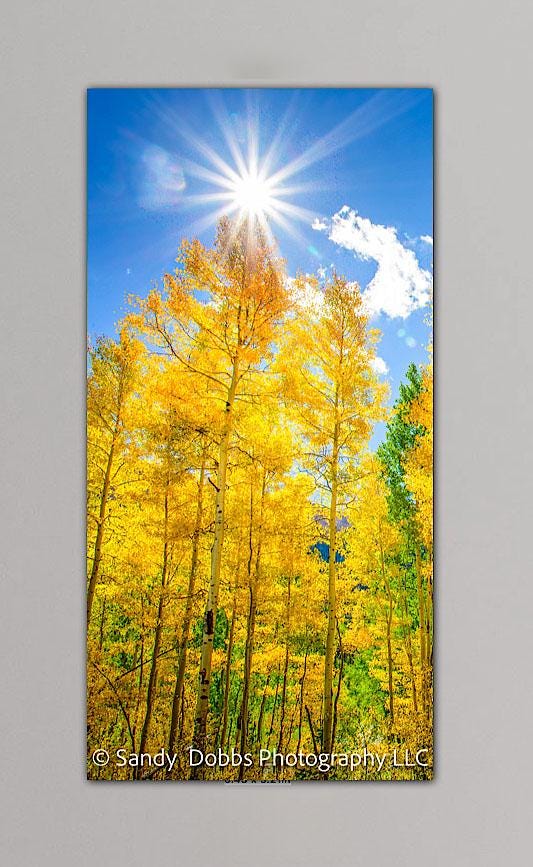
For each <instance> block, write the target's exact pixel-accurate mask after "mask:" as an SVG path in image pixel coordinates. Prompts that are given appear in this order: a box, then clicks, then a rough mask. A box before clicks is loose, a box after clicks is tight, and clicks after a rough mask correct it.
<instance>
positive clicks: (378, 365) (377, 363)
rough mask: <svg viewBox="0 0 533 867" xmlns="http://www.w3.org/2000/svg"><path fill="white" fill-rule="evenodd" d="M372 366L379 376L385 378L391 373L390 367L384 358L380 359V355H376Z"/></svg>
mask: <svg viewBox="0 0 533 867" xmlns="http://www.w3.org/2000/svg"><path fill="white" fill-rule="evenodd" d="M370 366H371V367H372V369H373V370H374V373H377V374H378V375H381V376H385V374H386V373H388V372H389V365H388V364H387V362H386V361H385V359H384V358H380V356H379V355H376V357H375V358H373V359H372V360H371V362H370Z"/></svg>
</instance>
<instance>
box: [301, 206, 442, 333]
mask: <svg viewBox="0 0 533 867" xmlns="http://www.w3.org/2000/svg"><path fill="white" fill-rule="evenodd" d="M313 228H314V229H316V230H317V231H327V232H328V237H329V239H330V241H333V243H334V244H337V245H338V246H339V247H344V248H345V249H346V250H351V251H352V252H353V253H354V255H355V256H356V257H357V258H359V259H362V260H364V261H368V260H372V261H374V262H376V263H377V270H376V273H375V274H374V277H373V278H372V280H371V281H370V283H369V284H368V286H367V287H366V288H365V289H364V291H363V300H364V302H365V306H366V309H367V310H368V312H369V314H370V315H375V316H377V315H378V314H379V313H385V315H386V316H389V317H390V318H391V319H394V318H397V317H399V318H401V319H406V318H407V317H408V316H409V315H410V314H411V313H412V312H413V311H414V310H418V309H419V308H420V307H425V305H426V304H427V303H428V301H429V300H430V290H431V282H432V281H431V274H430V272H429V271H426V270H425V269H422V268H421V267H420V265H419V263H418V260H417V258H416V256H415V254H414V252H413V251H412V250H408V249H407V248H406V247H404V246H403V244H402V243H401V242H400V241H399V240H398V236H397V232H396V229H395V228H394V226H380V225H379V224H376V223H372V222H371V220H368V219H367V218H366V217H361V216H360V215H359V214H358V213H357V211H355V210H352V209H351V208H349V207H348V206H347V205H345V206H344V207H343V208H341V209H340V211H338V212H337V213H336V214H334V215H333V217H332V218H331V222H330V223H329V224H327V225H325V224H324V223H319V221H317V220H315V221H314V223H313Z"/></svg>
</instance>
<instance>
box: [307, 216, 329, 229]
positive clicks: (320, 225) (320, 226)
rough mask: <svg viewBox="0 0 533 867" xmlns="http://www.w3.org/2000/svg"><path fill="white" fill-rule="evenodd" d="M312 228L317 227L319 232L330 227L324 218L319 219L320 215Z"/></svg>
mask: <svg viewBox="0 0 533 867" xmlns="http://www.w3.org/2000/svg"><path fill="white" fill-rule="evenodd" d="M311 228H312V229H316V230H317V232H323V231H324V229H327V228H328V224H327V223H325V222H324V220H319V219H318V217H315V219H314V220H313V222H312V225H311Z"/></svg>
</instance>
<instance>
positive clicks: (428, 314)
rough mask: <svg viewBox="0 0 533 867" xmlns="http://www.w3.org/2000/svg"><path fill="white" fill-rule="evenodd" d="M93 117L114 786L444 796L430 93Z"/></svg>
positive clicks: (99, 701) (92, 253)
mask: <svg viewBox="0 0 533 867" xmlns="http://www.w3.org/2000/svg"><path fill="white" fill-rule="evenodd" d="M87 109H88V118H87V135H88V147H87V164H88V184H87V211H88V215H87V230H88V238H87V283H88V313H87V323H88V384H87V733H88V734H87V738H88V740H87V775H88V778H89V779H90V780H95V781H98V780H104V781H109V780H113V781H134V782H162V781H166V782H172V781H198V782H212V781H220V782H235V783H237V782H245V783H259V782H264V783H273V782H279V783H288V782H290V783H296V782H306V781H309V782H316V783H320V782H322V783H324V782H326V783H327V782H334V781H360V782H371V781H403V780H407V781H421V782H422V781H428V780H431V779H432V777H433V736H432V735H433V722H432V721H433V676H432V671H433V542H432V511H433V508H432V507H433V495H432V464H433V457H432V456H433V362H432V357H433V356H432V346H433V342H432V326H433V288H432V286H433V277H432V275H433V267H432V260H433V94H432V92H431V90H428V89H416V88H415V89H397V88H390V89H389V88H384V89H370V90H369V89H358V88H351V89H329V88H317V89H300V90H295V89H281V88H280V89H274V88H265V89H238V88H237V89H216V88H215V89H198V88H195V89H181V88H179V89H178V88H176V89H172V88H171V89H131V88H124V89H108V88H98V89H91V90H90V91H89V92H88V95H87Z"/></svg>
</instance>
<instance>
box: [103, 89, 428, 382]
mask: <svg viewBox="0 0 533 867" xmlns="http://www.w3.org/2000/svg"><path fill="white" fill-rule="evenodd" d="M250 130H253V131H254V132H255V135H254V136H253V139H254V141H255V142H256V148H257V154H258V162H259V165H261V162H262V159H263V158H264V157H265V155H266V154H267V153H269V152H270V154H271V164H270V167H269V171H268V174H269V175H272V174H275V173H276V172H278V171H283V170H284V168H285V167H286V166H291V167H292V173H291V174H290V176H288V177H287V178H286V179H285V180H284V181H283V183H282V185H283V184H284V185H285V187H287V188H290V191H289V192H288V193H285V194H284V196H282V201H285V202H287V203H288V204H289V205H290V206H291V208H292V209H297V210H295V211H294V213H292V214H285V220H284V225H279V224H276V222H275V221H271V227H272V231H273V234H274V236H275V238H276V241H277V243H278V245H279V250H280V253H281V255H282V256H283V257H284V258H285V260H286V262H287V270H288V272H289V274H291V275H294V274H296V272H297V271H304V272H309V273H316V272H317V271H318V270H319V269H325V273H327V271H328V269H330V268H331V267H332V266H334V267H335V268H336V270H337V272H339V273H341V274H343V275H344V276H345V277H346V278H347V279H349V280H357V281H358V282H359V284H360V285H361V288H362V289H363V294H364V297H365V296H366V300H367V303H368V308H369V311H371V313H372V324H373V325H375V326H376V327H378V328H379V329H380V330H381V331H382V334H383V336H382V340H381V343H380V345H379V349H378V354H379V357H380V358H381V359H383V363H380V364H381V368H382V370H383V375H384V376H386V378H387V379H388V380H389V381H390V383H391V389H392V398H394V396H395V394H396V393H397V388H398V384H399V382H400V380H401V378H402V376H403V374H404V372H405V369H406V368H407V366H408V364H409V363H410V362H411V361H414V362H415V363H420V362H425V361H426V360H427V352H426V348H425V347H426V346H427V343H428V340H429V329H428V326H427V325H426V324H425V322H424V320H425V318H426V316H427V313H428V306H427V300H428V298H429V293H430V286H431V275H432V260H433V245H432V241H433V97H432V92H431V91H430V90H426V89H423V90H422V89H420V90H418V89H415V90H400V89H386V90H366V89H365V90H363V89H347V90H344V89H309V90H305V89H304V90H293V89H266V90H242V89H235V90H231V89H224V90H196V89H184V90H181V89H170V90H165V89H161V90H160V89H94V90H90V91H89V92H88V185H87V207H88V331H89V334H90V336H91V337H95V336H97V335H100V334H113V333H114V328H115V324H116V322H117V321H118V320H119V319H120V318H121V316H122V315H123V314H124V312H125V310H126V303H125V300H126V297H127V296H128V295H129V294H130V293H133V294H135V295H144V294H145V293H146V292H147V291H148V290H149V288H150V287H151V286H152V285H153V284H154V283H155V282H158V281H159V280H160V279H161V277H162V275H163V274H164V273H165V272H166V271H169V270H173V268H174V265H175V263H174V260H175V257H176V253H177V248H178V246H179V243H180V240H181V238H182V237H191V236H192V235H194V236H197V237H199V238H200V240H202V241H203V242H204V243H205V244H211V243H212V241H213V238H214V224H213V222H212V218H213V215H214V213H215V212H216V211H217V210H218V209H220V208H221V207H224V205H225V203H224V202H221V201H218V200H213V201H211V200H210V196H211V194H213V193H216V192H220V189H221V188H220V187H218V186H217V185H216V183H215V182H214V180H213V178H214V174H215V173H216V174H218V175H220V173H221V172H220V162H219V160H220V159H222V160H223V161H224V164H225V165H227V166H228V167H229V168H230V169H233V170H234V169H236V167H237V165H236V154H238V152H239V151H240V152H242V154H243V158H244V162H245V163H247V162H248V157H247V152H248V144H249V139H250ZM217 163H218V164H217ZM237 173H238V171H237ZM321 273H324V271H322V270H321Z"/></svg>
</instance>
